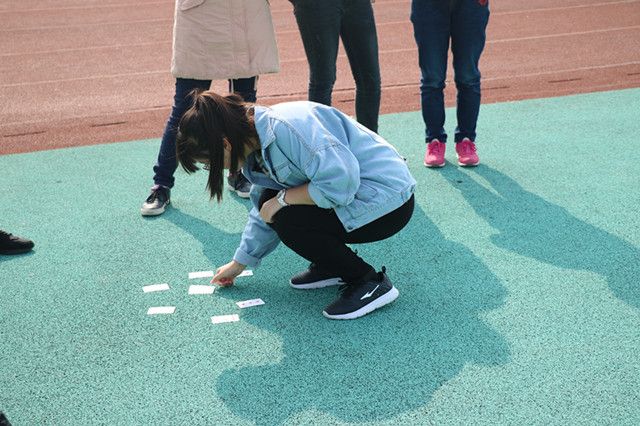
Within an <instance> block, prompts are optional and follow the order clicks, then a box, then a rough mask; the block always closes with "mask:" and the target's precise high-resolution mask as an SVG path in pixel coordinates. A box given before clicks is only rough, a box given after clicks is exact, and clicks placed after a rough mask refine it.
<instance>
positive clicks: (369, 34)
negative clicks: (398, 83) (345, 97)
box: [340, 0, 380, 132]
mask: <svg viewBox="0 0 640 426" xmlns="http://www.w3.org/2000/svg"><path fill="white" fill-rule="evenodd" d="M340 36H341V37H342V43H343V44H344V48H345V51H346V52H347V57H348V58H349V64H350V65H351V73H352V74H353V79H354V80H355V82H356V118H357V120H358V122H359V123H360V124H362V125H363V126H365V127H367V128H368V129H370V130H373V131H374V132H377V131H378V115H379V113H380V62H379V60H378V36H377V33H376V22H375V17H374V14H373V7H372V6H371V0H353V1H347V2H345V12H344V18H343V19H342V26H341V29H340Z"/></svg>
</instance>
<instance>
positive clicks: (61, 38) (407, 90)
mask: <svg viewBox="0 0 640 426" xmlns="http://www.w3.org/2000/svg"><path fill="white" fill-rule="evenodd" d="M173 5H174V2H173V1H172V0H157V1H153V0H146V1H145V0H142V1H135V2H134V1H131V0H107V1H103V0H100V1H98V0H56V1H54V0H24V1H21V2H8V1H7V0H4V1H3V0H0V22H2V23H3V25H2V28H1V29H0V52H2V53H1V54H0V64H1V65H0V99H2V102H1V103H0V155H1V154H8V153H18V152H29V151H35V150H44V149H53V148H60V147H68V146H79V145H88V144H98V143H109V142H118V141H128V140H136V139H145V138H154V137H159V136H160V135H161V134H162V130H163V127H164V123H165V121H166V118H167V115H168V113H169V109H170V106H171V100H172V97H173V84H174V83H173V78H172V77H171V75H170V73H169V64H170V60H171V31H172V23H173V7H174V6H173ZM271 5H272V13H273V18H274V22H275V25H276V31H277V35H278V45H279V48H280V58H281V63H282V70H281V72H280V73H279V74H274V75H267V76H263V77H262V78H261V80H260V84H259V89H258V98H259V99H258V102H259V103H264V104H273V103H277V102H281V101H285V100H294V99H305V98H306V86H307V78H308V70H307V64H306V59H305V55H304V51H303V49H302V43H301V41H300V36H299V35H298V31H297V27H296V25H295V20H294V18H293V14H292V6H291V4H290V3H289V2H288V1H287V0H271ZM374 7H375V12H376V19H377V26H378V37H379V41H380V63H381V68H382V79H383V90H382V93H383V99H382V112H383V113H390V112H400V111H416V110H419V108H420V99H419V88H418V84H419V70H418V66H417V49H416V47H415V43H414V40H413V34H412V27H411V23H410V22H409V9H410V0H377V1H376V2H375V4H374ZM491 10H492V14H491V19H490V23H489V29H488V41H487V47H486V50H485V53H484V55H483V58H482V62H481V70H482V73H483V102H484V103H487V102H503V101H510V100H517V99H526V98H538V97H550V96H561V95H567V94H573V93H584V92H593V91H602V90H615V89H623V88H629V87H640V0H609V1H606V0H562V1H558V0H494V1H493V2H492V3H491ZM450 74H451V73H450ZM449 83H450V84H449V86H448V88H447V89H446V95H447V98H446V99H447V104H448V105H452V104H453V103H454V101H455V92H454V88H453V84H451V76H450V77H449ZM214 87H215V88H217V89H218V90H220V91H224V90H226V83H225V82H217V83H215V85H214ZM353 87H354V83H353V80H352V78H351V75H350V71H349V67H348V63H347V60H346V57H345V55H344V52H341V55H340V57H339V62H338V79H337V82H336V86H335V92H334V105H335V106H337V107H338V108H341V109H343V110H345V111H347V112H349V113H353V98H354V94H353Z"/></svg>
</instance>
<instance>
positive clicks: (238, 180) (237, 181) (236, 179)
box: [227, 172, 251, 198]
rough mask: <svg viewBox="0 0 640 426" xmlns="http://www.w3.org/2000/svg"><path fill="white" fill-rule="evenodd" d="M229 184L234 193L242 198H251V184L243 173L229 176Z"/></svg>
mask: <svg viewBox="0 0 640 426" xmlns="http://www.w3.org/2000/svg"><path fill="white" fill-rule="evenodd" d="M227 183H228V184H229V187H230V189H231V190H232V191H234V192H235V193H236V194H238V197H240V198H249V191H251V182H249V181H248V180H247V178H246V177H244V175H243V174H242V172H238V173H235V174H230V175H229V176H227Z"/></svg>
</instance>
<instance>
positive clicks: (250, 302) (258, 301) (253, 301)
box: [236, 299, 264, 309]
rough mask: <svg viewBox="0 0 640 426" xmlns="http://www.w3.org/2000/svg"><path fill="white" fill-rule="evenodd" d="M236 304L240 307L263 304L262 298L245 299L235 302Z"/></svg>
mask: <svg viewBox="0 0 640 426" xmlns="http://www.w3.org/2000/svg"><path fill="white" fill-rule="evenodd" d="M236 305H238V307H239V308H240V309H242V308H250V307H252V306H259V305H264V301H263V300H262V299H251V300H245V301H243V302H236Z"/></svg>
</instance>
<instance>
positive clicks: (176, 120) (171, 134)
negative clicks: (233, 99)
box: [153, 77, 258, 188]
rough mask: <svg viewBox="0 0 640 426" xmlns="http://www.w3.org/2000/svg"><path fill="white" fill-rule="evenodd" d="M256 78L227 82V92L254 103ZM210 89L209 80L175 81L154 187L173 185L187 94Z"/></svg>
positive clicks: (189, 104)
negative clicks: (177, 137) (178, 140)
mask: <svg viewBox="0 0 640 426" xmlns="http://www.w3.org/2000/svg"><path fill="white" fill-rule="evenodd" d="M257 79H258V77H250V78H239V79H235V80H229V92H233V93H237V94H239V95H240V96H242V98H243V99H244V100H245V101H247V102H255V101H256V83H257ZM210 87H211V80H193V79H186V78H178V79H176V92H175V95H174V97H173V108H172V109H171V115H169V120H167V125H166V127H165V129H164V134H163V135H162V142H161V143H160V152H159V153H158V162H157V163H156V165H155V166H154V167H153V171H154V173H155V176H154V177H153V181H154V183H155V184H156V185H162V186H166V187H167V188H172V187H173V183H174V177H173V174H174V173H175V171H176V168H177V167H178V163H177V160H176V134H177V132H178V124H180V118H182V115H183V114H184V113H185V111H186V110H188V109H189V108H190V107H191V105H192V102H191V98H190V97H189V93H191V91H192V90H195V89H200V90H208V89H209V88H210Z"/></svg>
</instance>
